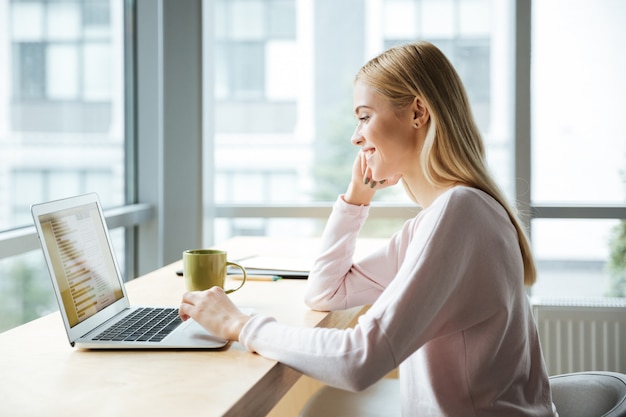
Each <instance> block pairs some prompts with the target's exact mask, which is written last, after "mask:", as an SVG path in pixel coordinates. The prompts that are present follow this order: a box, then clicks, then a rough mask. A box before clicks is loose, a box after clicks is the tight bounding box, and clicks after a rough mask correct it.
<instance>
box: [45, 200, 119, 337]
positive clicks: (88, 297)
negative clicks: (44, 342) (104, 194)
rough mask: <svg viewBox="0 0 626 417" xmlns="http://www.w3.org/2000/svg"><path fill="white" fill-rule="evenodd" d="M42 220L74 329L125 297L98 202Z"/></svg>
mask: <svg viewBox="0 0 626 417" xmlns="http://www.w3.org/2000/svg"><path fill="white" fill-rule="evenodd" d="M39 221H40V223H41V229H42V243H43V244H45V245H46V248H47V250H48V253H49V255H50V259H51V263H52V267H53V268H54V275H55V276H56V280H57V285H58V287H59V290H60V291H61V298H62V299H63V306H64V308H65V313H66V314H67V318H68V321H69V324H70V326H71V327H74V326H75V325H76V324H78V323H80V322H82V321H84V320H86V319H88V318H89V317H91V316H93V315H94V314H95V313H96V312H98V311H100V310H102V309H103V308H105V307H107V306H108V305H111V304H112V303H114V302H115V301H117V300H119V299H120V298H122V297H123V291H122V288H121V284H120V279H119V278H118V276H117V272H116V267H115V262H114V260H113V254H112V253H111V248H110V245H109V242H108V241H107V234H106V231H105V225H104V224H103V222H102V218H101V216H100V213H99V211H98V206H97V204H96V203H95V202H94V203H89V204H85V205H82V206H79V207H74V208H70V209H65V210H61V211H57V212H54V213H50V214H43V215H41V216H40V217H39Z"/></svg>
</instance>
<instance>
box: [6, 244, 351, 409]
mask: <svg viewBox="0 0 626 417" xmlns="http://www.w3.org/2000/svg"><path fill="white" fill-rule="evenodd" d="M315 245H316V241H314V240H311V241H302V240H297V241H295V240H293V241H290V240H282V241H276V240H270V241H268V240H267V239H254V238H253V239H248V238H245V239H243V238H242V239H232V240H230V241H229V242H227V243H225V244H224V245H219V248H221V249H226V250H228V252H229V258H230V259H237V258H240V257H245V256H250V255H255V254H257V255H271V254H277V253H281V254H287V253H289V254H292V255H293V256H299V257H300V256H314V253H315ZM179 268H181V262H176V263H174V264H171V265H168V266H166V267H164V268H161V269H159V270H157V271H154V272H152V273H150V274H147V275H145V276H143V277H140V278H137V279H136V280H133V281H131V282H129V283H127V289H128V293H129V296H130V299H131V302H132V303H133V304H152V305H178V304H179V302H180V298H181V294H182V292H183V291H184V281H183V279H182V278H181V277H178V276H176V274H175V271H176V269H179ZM305 284H306V282H305V281H303V280H281V281H277V282H259V281H250V282H248V283H247V284H246V285H245V286H244V287H243V288H242V289H241V290H239V291H237V292H235V293H233V294H232V295H231V297H232V299H233V300H234V301H235V303H236V304H237V305H239V306H242V307H249V308H252V309H254V310H255V311H256V312H257V313H259V314H267V315H272V316H274V317H276V318H277V319H278V320H279V321H280V322H283V323H289V324H294V325H301V326H310V327H314V326H324V327H340V328H343V327H346V326H348V325H349V324H350V323H351V322H353V320H354V319H355V317H357V316H358V315H359V314H360V312H361V308H354V309H351V310H346V311H341V312H333V313H329V314H327V313H323V312H314V311H311V310H309V309H308V308H307V307H306V306H305V305H304V303H303V301H302V300H303V293H304V287H305ZM300 376H301V374H300V373H298V372H296V371H294V370H293V369H291V368H289V367H287V366H285V365H282V364H280V363H277V362H275V361H272V360H269V359H265V358H263V357H261V356H259V355H257V354H252V353H249V352H248V351H246V350H245V349H244V348H243V346H241V345H240V344H239V343H233V344H231V345H230V346H229V347H228V348H227V349H225V350H222V351H200V352H193V351H105V352H103V351H89V350H81V349H74V348H72V347H70V344H69V342H68V340H67V337H66V334H65V332H64V331H63V324H62V322H61V317H60V315H59V314H58V313H53V314H51V315H48V316H45V317H42V318H40V319H38V320H35V321H32V322H30V323H27V324H25V325H23V326H20V327H17V328H15V329H12V330H9V331H7V332H4V333H1V334H0V416H7V417H15V416H63V417H72V416H83V415H89V416H90V417H95V416H107V417H108V416H116V417H121V416H184V417H194V416H245V417H249V416H264V415H266V414H267V413H268V412H269V411H270V410H271V409H272V408H273V407H274V405H275V404H276V403H277V402H278V401H279V400H280V399H281V398H282V397H283V395H285V393H286V392H287V391H288V390H289V389H290V388H291V387H292V386H293V385H294V384H295V383H296V381H297V380H298V378H300Z"/></svg>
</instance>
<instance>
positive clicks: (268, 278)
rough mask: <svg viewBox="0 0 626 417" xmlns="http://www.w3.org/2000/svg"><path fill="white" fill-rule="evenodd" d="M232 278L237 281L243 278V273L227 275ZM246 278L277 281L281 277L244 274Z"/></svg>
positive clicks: (249, 279)
mask: <svg viewBox="0 0 626 417" xmlns="http://www.w3.org/2000/svg"><path fill="white" fill-rule="evenodd" d="M228 276H229V277H230V278H232V279H236V280H239V281H242V280H243V275H228ZM246 279H247V280H248V281H278V280H279V279H283V277H280V276H278V275H246Z"/></svg>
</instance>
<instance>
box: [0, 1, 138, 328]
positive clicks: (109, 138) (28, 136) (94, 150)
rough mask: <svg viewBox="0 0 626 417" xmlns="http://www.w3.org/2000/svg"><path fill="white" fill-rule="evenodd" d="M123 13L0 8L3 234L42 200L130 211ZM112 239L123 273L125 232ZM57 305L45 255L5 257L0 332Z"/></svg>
mask: <svg viewBox="0 0 626 417" xmlns="http://www.w3.org/2000/svg"><path fill="white" fill-rule="evenodd" d="M123 4H124V3H123V2H111V1H108V0H28V1H21V0H0V19H2V21H0V27H2V28H3V29H5V28H6V30H2V31H0V62H1V63H2V64H0V85H1V86H2V87H0V231H6V230H9V229H15V228H19V227H23V226H31V225H32V218H31V215H30V206H31V205H32V204H34V203H39V202H42V201H46V200H52V199H57V198H62V197H67V196H71V195H76V194H82V193H86V192H94V191H95V192H97V193H98V194H99V195H100V198H101V200H102V203H103V205H104V206H105V207H115V206H121V205H123V204H124V203H125V202H126V198H125V197H126V179H125V178H126V175H127V172H126V160H125V147H126V132H125V128H126V126H125V118H126V115H125V108H126V104H125V91H124V82H125V79H124V70H125V68H124V65H125V59H124V36H125V35H124V28H123V22H124V18H123V17H124V7H123ZM5 87H6V88H5ZM113 236H114V240H115V248H116V250H117V252H118V260H119V262H120V265H121V266H122V267H123V266H124V260H125V258H126V256H125V254H124V251H125V235H124V229H118V230H116V231H114V234H113ZM0 255H2V254H0ZM52 297H53V294H52V292H51V291H50V282H49V278H48V273H47V271H46V268H45V265H44V263H43V257H42V255H41V251H40V250H34V251H28V252H25V253H23V254H21V255H19V256H12V257H5V256H0V305H2V311H1V312H0V316H2V322H1V323H0V331H2V330H4V329H6V328H8V327H12V326H15V325H17V324H20V323H22V322H24V321H27V320H30V319H33V318H36V317H38V316H39V315H41V314H44V313H46V312H49V311H51V310H54V309H56V308H57V307H56V303H55V302H54V300H53V299H52Z"/></svg>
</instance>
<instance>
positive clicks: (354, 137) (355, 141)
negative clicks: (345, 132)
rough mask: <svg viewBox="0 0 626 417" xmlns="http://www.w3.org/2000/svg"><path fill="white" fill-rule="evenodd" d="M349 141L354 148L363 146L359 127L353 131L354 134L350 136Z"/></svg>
mask: <svg viewBox="0 0 626 417" xmlns="http://www.w3.org/2000/svg"><path fill="white" fill-rule="evenodd" d="M350 141H351V142H352V144H353V145H356V146H361V145H362V144H363V141H364V139H363V135H361V129H359V126H357V127H356V129H354V133H353V134H352V139H351V140H350Z"/></svg>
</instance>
